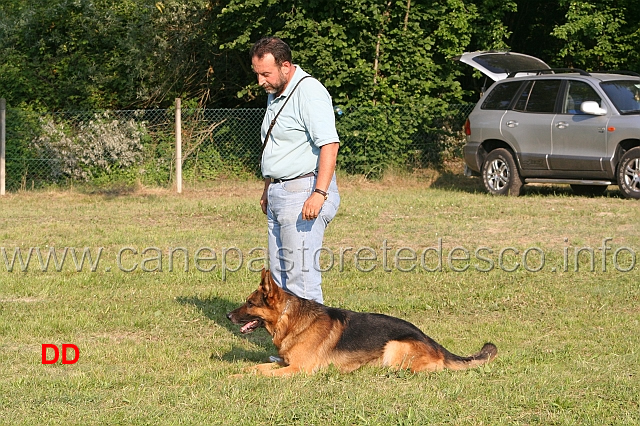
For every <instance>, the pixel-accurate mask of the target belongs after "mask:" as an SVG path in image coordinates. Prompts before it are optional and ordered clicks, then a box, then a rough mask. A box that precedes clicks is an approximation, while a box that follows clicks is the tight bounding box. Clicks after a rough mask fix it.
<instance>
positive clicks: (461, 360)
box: [444, 343, 498, 370]
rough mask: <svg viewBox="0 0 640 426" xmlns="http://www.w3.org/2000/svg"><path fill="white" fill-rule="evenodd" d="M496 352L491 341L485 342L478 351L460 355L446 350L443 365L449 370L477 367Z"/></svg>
mask: <svg viewBox="0 0 640 426" xmlns="http://www.w3.org/2000/svg"><path fill="white" fill-rule="evenodd" d="M497 354H498V348H497V347H496V345H494V344H493V343H485V344H484V346H483V347H482V349H480V352H478V353H476V354H474V355H471V356H468V357H462V356H458V355H455V354H452V353H451V352H448V351H446V352H445V357H444V366H445V367H446V368H449V369H451V370H466V369H467V368H473V367H479V366H481V365H483V364H486V363H487V362H489V361H491V360H493V359H494V358H495V357H496V355H497Z"/></svg>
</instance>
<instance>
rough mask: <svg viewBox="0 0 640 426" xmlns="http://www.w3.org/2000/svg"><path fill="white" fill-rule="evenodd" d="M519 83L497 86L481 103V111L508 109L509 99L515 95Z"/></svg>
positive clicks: (512, 82) (511, 82) (513, 82)
mask: <svg viewBox="0 0 640 426" xmlns="http://www.w3.org/2000/svg"><path fill="white" fill-rule="evenodd" d="M521 84H522V83H521V82H519V81H510V82H507V83H500V84H498V85H497V86H496V87H495V88H494V89H493V90H492V91H491V92H490V93H489V94H488V95H487V98H486V99H485V100H484V102H483V103H482V107H481V108H482V109H497V110H505V109H508V108H509V105H510V104H511V99H513V96H514V95H515V94H516V92H517V91H518V89H519V88H520V85H521Z"/></svg>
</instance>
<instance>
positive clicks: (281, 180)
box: [271, 172, 316, 183]
mask: <svg viewBox="0 0 640 426" xmlns="http://www.w3.org/2000/svg"><path fill="white" fill-rule="evenodd" d="M315 175H316V172H311V173H307V174H305V175H300V176H296V177H294V178H290V179H275V178H271V183H282V182H288V181H290V180H296V179H302V178H308V177H312V176H315Z"/></svg>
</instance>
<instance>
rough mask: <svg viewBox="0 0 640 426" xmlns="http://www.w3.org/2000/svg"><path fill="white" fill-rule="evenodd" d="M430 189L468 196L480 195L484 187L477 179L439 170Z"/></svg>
mask: <svg viewBox="0 0 640 426" xmlns="http://www.w3.org/2000/svg"><path fill="white" fill-rule="evenodd" d="M431 187H432V188H437V189H445V190H450V191H458V192H467V193H470V194H476V193H482V192H485V191H484V187H483V186H482V181H481V180H480V179H479V178H477V177H468V176H465V175H464V174H461V173H455V172H453V171H450V170H440V171H439V175H438V177H437V178H436V180H434V181H433V183H432V184H431Z"/></svg>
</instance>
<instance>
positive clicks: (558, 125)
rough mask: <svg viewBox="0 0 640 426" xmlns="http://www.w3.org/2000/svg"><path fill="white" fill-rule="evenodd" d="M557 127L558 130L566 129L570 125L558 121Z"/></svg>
mask: <svg viewBox="0 0 640 426" xmlns="http://www.w3.org/2000/svg"><path fill="white" fill-rule="evenodd" d="M556 127H557V128H558V129H566V128H567V127H569V123H567V122H566V121H558V122H557V123H556Z"/></svg>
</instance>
